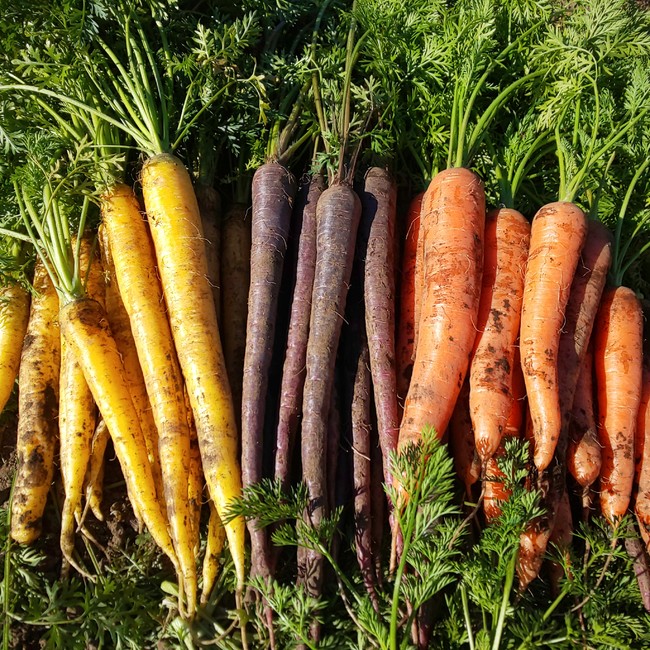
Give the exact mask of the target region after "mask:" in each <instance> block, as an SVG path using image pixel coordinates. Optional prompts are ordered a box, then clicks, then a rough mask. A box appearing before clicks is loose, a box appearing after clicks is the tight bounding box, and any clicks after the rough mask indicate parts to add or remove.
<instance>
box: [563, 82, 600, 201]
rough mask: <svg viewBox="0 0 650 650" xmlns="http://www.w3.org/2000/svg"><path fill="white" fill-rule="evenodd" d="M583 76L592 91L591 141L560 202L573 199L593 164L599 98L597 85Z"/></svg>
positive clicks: (598, 119)
mask: <svg viewBox="0 0 650 650" xmlns="http://www.w3.org/2000/svg"><path fill="white" fill-rule="evenodd" d="M585 76H586V77H587V78H588V79H589V81H591V84H592V86H593V89H594V102H595V115H594V119H593V122H592V126H591V139H590V142H589V147H588V148H587V154H586V155H585V158H584V161H583V163H582V166H581V167H580V169H579V170H578V171H577V173H576V175H575V176H574V177H573V178H572V179H571V181H570V183H569V184H568V185H567V187H566V193H565V194H564V195H562V194H561V195H560V200H561V201H573V200H574V199H575V196H576V194H577V193H578V189H579V188H580V184H581V183H582V181H583V179H584V177H585V176H586V175H587V173H588V172H589V170H590V169H591V166H592V164H593V162H595V160H594V158H593V154H594V148H595V146H596V138H597V137H598V129H599V128H600V98H599V97H598V84H597V83H596V80H595V79H592V78H591V76H590V75H585ZM578 107H579V104H578Z"/></svg>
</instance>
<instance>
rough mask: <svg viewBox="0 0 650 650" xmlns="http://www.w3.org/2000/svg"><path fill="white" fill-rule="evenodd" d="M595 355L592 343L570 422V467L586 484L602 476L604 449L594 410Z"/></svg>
mask: <svg viewBox="0 0 650 650" xmlns="http://www.w3.org/2000/svg"><path fill="white" fill-rule="evenodd" d="M593 371H594V357H593V349H592V346H591V345H590V346H588V348H587V351H586V354H585V355H584V360H583V362H582V369H581V371H580V375H579V377H578V382H577V384H576V388H575V391H574V392H575V394H574V397H573V408H572V410H571V418H570V422H569V446H568V448H567V469H568V470H569V473H570V474H571V476H573V478H574V479H575V480H576V482H577V483H578V485H580V486H582V487H583V488H586V487H588V486H590V485H592V483H593V482H594V481H595V480H596V479H597V478H598V476H599V474H600V467H601V464H602V449H601V446H600V441H599V440H598V429H597V427H596V418H595V414H594V382H593Z"/></svg>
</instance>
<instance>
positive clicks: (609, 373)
mask: <svg viewBox="0 0 650 650" xmlns="http://www.w3.org/2000/svg"><path fill="white" fill-rule="evenodd" d="M642 349H643V313H642V311H641V304H640V303H639V300H638V299H637V297H636V295H635V294H634V291H632V290H631V289H628V288H627V287H617V288H610V289H606V290H605V292H604V294H603V298H602V301H601V305H600V310H599V312H598V316H597V322H596V329H595V339H594V366H595V368H596V391H597V392H596V394H597V404H598V437H599V440H600V443H601V445H602V447H603V463H602V467H601V470H600V508H601V510H602V513H603V515H605V517H606V519H607V520H608V521H609V522H610V523H612V524H613V523H614V522H615V521H616V520H617V519H618V518H620V517H622V516H623V515H624V514H625V513H626V512H627V508H628V505H629V503H630V498H631V493H632V483H633V480H634V436H635V429H636V424H637V416H638V413H639V405H640V403H641V383H642V359H643V352H642Z"/></svg>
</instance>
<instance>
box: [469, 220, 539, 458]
mask: <svg viewBox="0 0 650 650" xmlns="http://www.w3.org/2000/svg"><path fill="white" fill-rule="evenodd" d="M529 243H530V224H529V223H528V221H526V219H525V218H524V216H523V215H522V214H520V213H519V212H517V211H516V210H512V209H510V208H501V209H498V210H492V211H491V212H490V213H489V214H488V216H487V220H486V224H485V261H484V264H483V281H482V285H483V286H482V291H481V300H480V304H479V312H478V324H477V325H478V335H477V337H476V342H475V344H474V354H473V357H472V363H471V367H470V375H469V383H470V391H469V409H470V416H471V418H472V426H473V429H474V439H475V442H476V451H477V453H478V455H479V457H480V459H481V462H482V463H483V464H485V463H486V462H487V461H488V460H489V459H490V458H491V457H492V455H493V454H494V453H495V452H496V450H497V448H498V447H499V443H500V442H501V436H502V435H503V433H504V431H505V428H506V424H507V422H508V417H509V415H510V412H511V409H512V400H513V395H512V376H513V373H512V367H513V363H514V358H515V343H516V341H517V336H518V334H519V320H520V317H521V304H522V298H523V290H524V272H525V267H526V258H527V257H528V246H529Z"/></svg>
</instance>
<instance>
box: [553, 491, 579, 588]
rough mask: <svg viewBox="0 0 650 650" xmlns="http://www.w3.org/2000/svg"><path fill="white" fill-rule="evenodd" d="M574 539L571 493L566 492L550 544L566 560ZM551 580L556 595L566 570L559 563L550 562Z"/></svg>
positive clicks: (558, 511) (556, 517)
mask: <svg viewBox="0 0 650 650" xmlns="http://www.w3.org/2000/svg"><path fill="white" fill-rule="evenodd" d="M572 539H573V517H572V514H571V503H570V502H569V493H568V491H567V490H564V492H563V494H562V498H561V499H560V503H559V504H558V508H557V513H556V515H555V521H554V523H553V530H552V532H551V537H550V539H549V542H550V543H551V544H552V545H555V546H556V547H557V550H559V551H560V553H562V555H563V556H564V558H565V559H568V558H569V548H570V546H571V540H572ZM548 571H549V578H550V581H551V588H552V589H553V593H555V594H556V595H557V594H558V593H559V585H560V580H561V578H562V577H563V576H564V569H563V567H562V565H561V564H558V563H557V562H550V563H549V567H548Z"/></svg>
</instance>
